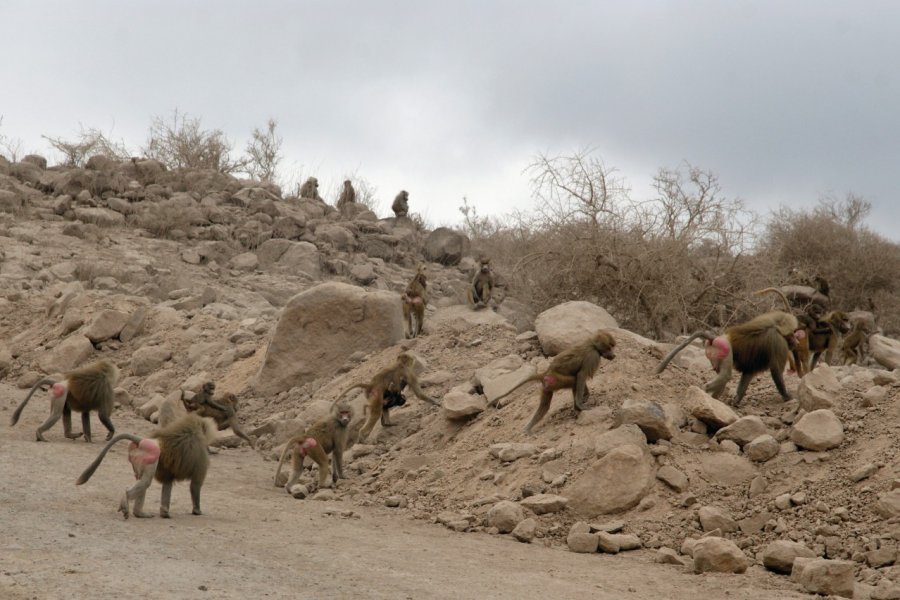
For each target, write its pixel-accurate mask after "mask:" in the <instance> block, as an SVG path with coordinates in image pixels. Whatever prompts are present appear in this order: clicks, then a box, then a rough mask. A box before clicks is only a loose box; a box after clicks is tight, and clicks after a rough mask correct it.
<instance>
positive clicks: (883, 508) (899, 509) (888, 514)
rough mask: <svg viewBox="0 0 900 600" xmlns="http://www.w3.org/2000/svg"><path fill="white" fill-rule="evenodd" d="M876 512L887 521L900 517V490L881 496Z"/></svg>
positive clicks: (875, 507) (896, 489) (876, 504)
mask: <svg viewBox="0 0 900 600" xmlns="http://www.w3.org/2000/svg"><path fill="white" fill-rule="evenodd" d="M874 510H875V512H876V513H878V514H879V515H880V516H882V517H884V518H885V519H892V518H895V517H900V488H895V489H893V490H891V491H889V492H886V493H884V494H881V495H879V496H878V501H877V502H875V506H874Z"/></svg>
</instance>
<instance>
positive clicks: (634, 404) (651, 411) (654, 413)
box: [618, 398, 673, 443]
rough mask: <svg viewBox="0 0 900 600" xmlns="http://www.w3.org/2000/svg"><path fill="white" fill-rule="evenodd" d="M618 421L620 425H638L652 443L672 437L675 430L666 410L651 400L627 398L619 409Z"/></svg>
mask: <svg viewBox="0 0 900 600" xmlns="http://www.w3.org/2000/svg"><path fill="white" fill-rule="evenodd" d="M618 422H619V424H620V425H627V424H634V425H637V426H638V427H640V428H641V431H643V432H644V435H645V436H647V441H648V442H651V443H652V442H656V441H658V440H670V439H672V434H673V431H672V428H671V426H670V425H669V421H668V419H667V418H666V413H665V411H664V410H663V408H662V407H661V406H660V405H659V404H657V403H656V402H653V401H650V400H634V399H631V398H629V399H626V400H625V402H623V403H622V406H621V408H620V409H619V416H618Z"/></svg>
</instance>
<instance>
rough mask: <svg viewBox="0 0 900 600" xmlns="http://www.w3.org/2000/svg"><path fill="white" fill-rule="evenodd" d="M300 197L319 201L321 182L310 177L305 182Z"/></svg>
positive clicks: (301, 187)
mask: <svg viewBox="0 0 900 600" xmlns="http://www.w3.org/2000/svg"><path fill="white" fill-rule="evenodd" d="M300 197H301V198H310V199H312V200H319V180H318V179H316V178H315V177H310V178H309V179H307V180H306V181H304V182H303V185H301V186H300Z"/></svg>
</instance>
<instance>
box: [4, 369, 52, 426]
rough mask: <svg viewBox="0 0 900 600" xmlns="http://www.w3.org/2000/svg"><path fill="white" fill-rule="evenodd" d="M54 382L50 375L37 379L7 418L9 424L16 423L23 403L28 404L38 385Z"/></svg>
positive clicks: (20, 414)
mask: <svg viewBox="0 0 900 600" xmlns="http://www.w3.org/2000/svg"><path fill="white" fill-rule="evenodd" d="M54 383H56V380H55V379H53V378H51V377H44V378H43V379H41V380H40V381H38V382H37V383H36V384H34V386H33V387H32V388H31V391H30V392H28V395H27V396H25V399H24V400H22V404H20V405H19V406H18V407H17V408H16V410H15V412H14V413H13V415H12V418H11V419H10V420H9V426H10V427H12V426H13V425H15V424H16V423H18V422H19V417H21V416H22V410H24V408H25V405H26V404H28V401H29V400H31V397H32V396H33V395H34V393H35V392H36V391H37V389H38V388H39V387H41V386H42V385H45V384H49V385H53V384H54Z"/></svg>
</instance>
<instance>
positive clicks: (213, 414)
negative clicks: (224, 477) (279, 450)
mask: <svg viewBox="0 0 900 600" xmlns="http://www.w3.org/2000/svg"><path fill="white" fill-rule="evenodd" d="M215 389H216V384H214V383H213V382H212V381H207V382H206V383H204V384H203V389H202V390H201V391H200V393H199V394H196V395H194V397H193V398H191V399H190V400H186V399H185V397H184V394H182V395H181V402H182V403H183V404H184V408H185V410H187V411H188V412H196V413H197V414H198V415H200V416H201V417H209V418H211V419H213V420H214V421H215V422H216V425H217V426H218V428H219V431H224V430H225V429H228V428H229V427H231V430H232V431H233V432H234V434H235V435H236V436H238V437H239V438H242V439H244V440H246V441H247V443H248V444H250V447H251V448H255V447H256V446H255V445H254V443H253V440H252V439H250V436H248V435H247V434H246V433H244V430H243V429H241V425H240V423H238V420H237V409H238V399H237V396H235V395H234V394H232V393H231V392H228V393H225V394H222V396H221V397H220V398H219V399H218V400H213V398H212V394H213V392H214V391H215Z"/></svg>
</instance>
